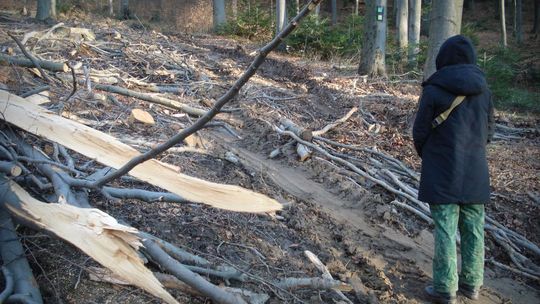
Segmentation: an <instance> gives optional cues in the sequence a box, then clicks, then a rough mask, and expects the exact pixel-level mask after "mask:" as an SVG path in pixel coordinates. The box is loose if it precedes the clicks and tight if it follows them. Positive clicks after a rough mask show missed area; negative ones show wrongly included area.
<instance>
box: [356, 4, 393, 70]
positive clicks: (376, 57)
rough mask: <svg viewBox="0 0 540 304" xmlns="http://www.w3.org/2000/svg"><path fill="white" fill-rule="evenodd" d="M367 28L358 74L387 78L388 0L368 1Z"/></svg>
mask: <svg viewBox="0 0 540 304" xmlns="http://www.w3.org/2000/svg"><path fill="white" fill-rule="evenodd" d="M366 9H367V11H366V27H365V30H364V39H363V40H364V41H363V42H364V43H363V45H362V53H361V58H360V65H359V67H358V74H360V75H368V76H370V77H377V76H386V65H385V52H386V23H387V18H386V11H387V6H386V0H369V1H366Z"/></svg>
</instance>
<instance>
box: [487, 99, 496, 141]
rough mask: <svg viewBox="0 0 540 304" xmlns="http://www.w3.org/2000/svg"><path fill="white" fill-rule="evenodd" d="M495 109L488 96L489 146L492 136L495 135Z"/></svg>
mask: <svg viewBox="0 0 540 304" xmlns="http://www.w3.org/2000/svg"><path fill="white" fill-rule="evenodd" d="M494 112H495V108H494V106H493V98H492V96H491V94H490V96H489V113H488V138H487V143H488V144H489V143H490V142H491V141H492V140H493V135H495V114H494Z"/></svg>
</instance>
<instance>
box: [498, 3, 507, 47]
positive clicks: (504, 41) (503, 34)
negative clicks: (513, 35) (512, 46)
mask: <svg viewBox="0 0 540 304" xmlns="http://www.w3.org/2000/svg"><path fill="white" fill-rule="evenodd" d="M499 12H500V16H501V43H502V46H503V47H504V48H506V46H507V45H508V42H507V38H506V17H505V12H504V0H500V1H499Z"/></svg>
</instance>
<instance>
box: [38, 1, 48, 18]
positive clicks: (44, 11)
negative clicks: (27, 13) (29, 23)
mask: <svg viewBox="0 0 540 304" xmlns="http://www.w3.org/2000/svg"><path fill="white" fill-rule="evenodd" d="M50 17H51V0H37V12H36V19H37V20H41V21H43V20H45V19H47V18H50Z"/></svg>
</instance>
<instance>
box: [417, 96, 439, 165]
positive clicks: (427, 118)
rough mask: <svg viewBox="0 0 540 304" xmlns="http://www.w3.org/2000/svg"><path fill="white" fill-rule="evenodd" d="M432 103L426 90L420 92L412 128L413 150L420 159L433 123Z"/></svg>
mask: <svg viewBox="0 0 540 304" xmlns="http://www.w3.org/2000/svg"><path fill="white" fill-rule="evenodd" d="M433 114H434V109H433V102H432V100H431V98H430V97H429V94H426V90H425V89H424V91H423V92H422V97H420V102H419V105H418V111H417V112H416V119H415V120H414V126H413V140H414V148H415V149H416V153H418V156H420V157H422V148H423V147H424V144H425V143H426V141H427V139H428V137H429V133H430V132H431V122H432V121H433Z"/></svg>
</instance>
